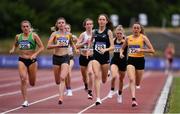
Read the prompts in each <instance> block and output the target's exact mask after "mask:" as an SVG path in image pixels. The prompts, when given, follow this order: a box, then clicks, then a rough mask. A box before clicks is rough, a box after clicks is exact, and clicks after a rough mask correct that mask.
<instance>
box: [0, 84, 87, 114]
mask: <svg viewBox="0 0 180 114" xmlns="http://www.w3.org/2000/svg"><path fill="white" fill-rule="evenodd" d="M82 89H84V86H81V87H78V88H75V89H72V91H73V92H76V91H79V90H82ZM58 96H59V94H55V95H52V96H49V97H47V98H44V99H40V100H37V101H35V102H32V103H30V104H29V106H30V105H34V104H37V103H40V102H44V101H47V100H49V99H52V98H55V97H58ZM21 108H24V107H22V106H19V107H16V108H13V109H10V110H7V111H5V112H2V113H1V114H6V113H9V112H12V111H16V110H19V109H21Z"/></svg>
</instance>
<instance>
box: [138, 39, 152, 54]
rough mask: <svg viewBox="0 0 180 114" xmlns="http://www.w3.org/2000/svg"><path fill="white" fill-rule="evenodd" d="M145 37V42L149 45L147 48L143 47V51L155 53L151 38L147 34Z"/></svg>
mask: <svg viewBox="0 0 180 114" xmlns="http://www.w3.org/2000/svg"><path fill="white" fill-rule="evenodd" d="M143 38H144V42H145V45H146V46H147V48H145V49H141V52H145V53H155V50H154V48H153V46H152V44H151V42H150V41H149V39H148V38H147V37H146V36H143Z"/></svg>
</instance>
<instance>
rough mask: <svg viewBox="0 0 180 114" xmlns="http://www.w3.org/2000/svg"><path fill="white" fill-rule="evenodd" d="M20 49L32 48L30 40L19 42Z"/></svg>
mask: <svg viewBox="0 0 180 114" xmlns="http://www.w3.org/2000/svg"><path fill="white" fill-rule="evenodd" d="M19 48H20V49H24V50H25V49H30V42H29V41H28V40H24V41H20V42H19Z"/></svg>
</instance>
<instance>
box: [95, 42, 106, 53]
mask: <svg viewBox="0 0 180 114" xmlns="http://www.w3.org/2000/svg"><path fill="white" fill-rule="evenodd" d="M101 49H106V44H105V43H104V42H96V44H95V50H96V51H98V52H100V50H101Z"/></svg>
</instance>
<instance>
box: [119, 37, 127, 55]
mask: <svg viewBox="0 0 180 114" xmlns="http://www.w3.org/2000/svg"><path fill="white" fill-rule="evenodd" d="M127 40H128V38H126V39H125V41H124V43H123V45H122V47H121V49H120V57H121V58H123V57H124V55H123V52H124V49H125V47H126V46H127V45H128V43H127Z"/></svg>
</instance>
